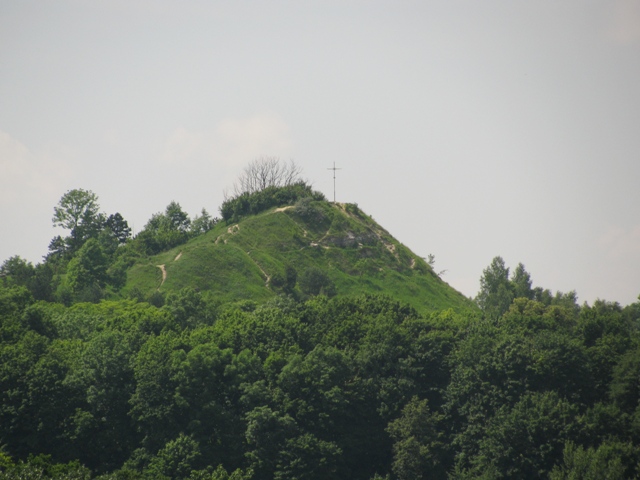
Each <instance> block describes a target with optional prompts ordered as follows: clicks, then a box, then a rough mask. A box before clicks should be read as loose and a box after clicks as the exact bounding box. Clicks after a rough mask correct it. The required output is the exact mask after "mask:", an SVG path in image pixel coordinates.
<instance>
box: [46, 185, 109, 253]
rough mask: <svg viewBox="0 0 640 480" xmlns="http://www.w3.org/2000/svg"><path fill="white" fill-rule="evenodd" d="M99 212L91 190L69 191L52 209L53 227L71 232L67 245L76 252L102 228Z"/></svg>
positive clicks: (96, 199) (98, 206) (102, 220)
mask: <svg viewBox="0 0 640 480" xmlns="http://www.w3.org/2000/svg"><path fill="white" fill-rule="evenodd" d="M99 210H100V205H98V196H97V195H96V194H95V193H93V192H92V191H91V190H83V189H81V188H78V189H74V190H69V191H68V192H67V193H65V194H64V195H63V196H62V198H61V199H60V201H59V202H58V206H56V207H54V208H53V211H54V214H53V219H52V221H53V225H54V226H56V227H62V228H66V229H67V230H71V236H70V239H69V243H70V246H71V249H72V250H76V249H78V248H80V246H81V245H82V243H83V242H84V241H85V240H86V239H87V238H89V237H91V236H94V235H95V234H97V232H99V231H100V229H101V228H102V225H103V224H104V215H102V214H100V213H99Z"/></svg>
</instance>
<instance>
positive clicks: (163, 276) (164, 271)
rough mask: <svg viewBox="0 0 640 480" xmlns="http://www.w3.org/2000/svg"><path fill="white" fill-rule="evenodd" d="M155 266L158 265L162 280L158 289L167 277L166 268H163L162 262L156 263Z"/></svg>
mask: <svg viewBox="0 0 640 480" xmlns="http://www.w3.org/2000/svg"><path fill="white" fill-rule="evenodd" d="M156 267H158V268H159V269H160V271H161V272H162V282H160V285H159V286H158V290H160V287H161V286H162V284H163V283H164V281H165V280H166V279H167V270H166V269H165V268H164V263H163V264H162V265H156Z"/></svg>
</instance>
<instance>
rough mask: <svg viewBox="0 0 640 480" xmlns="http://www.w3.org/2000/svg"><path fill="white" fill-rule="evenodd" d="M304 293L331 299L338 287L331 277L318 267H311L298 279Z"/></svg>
mask: <svg viewBox="0 0 640 480" xmlns="http://www.w3.org/2000/svg"><path fill="white" fill-rule="evenodd" d="M298 284H299V285H300V290H302V293H305V294H307V295H320V294H323V295H326V296H328V297H331V296H333V295H335V293H336V287H335V285H334V283H333V281H332V280H331V279H330V278H329V276H328V275H327V274H326V273H325V272H323V271H322V270H320V269H319V268H317V267H309V268H307V269H306V270H304V271H303V272H302V274H301V275H300V277H299V278H298Z"/></svg>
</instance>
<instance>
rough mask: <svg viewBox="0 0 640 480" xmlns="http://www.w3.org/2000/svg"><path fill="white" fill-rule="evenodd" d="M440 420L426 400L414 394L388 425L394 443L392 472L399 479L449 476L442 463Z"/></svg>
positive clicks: (442, 446) (442, 445) (408, 479)
mask: <svg viewBox="0 0 640 480" xmlns="http://www.w3.org/2000/svg"><path fill="white" fill-rule="evenodd" d="M438 421H439V417H438V416H437V415H434V414H432V413H431V411H430V410H429V407H428V404H427V400H419V399H418V398H417V397H413V398H412V399H411V400H410V401H409V403H408V404H407V405H406V406H405V407H404V409H403V410H402V416H400V417H399V418H397V419H396V420H394V421H392V422H391V423H390V424H389V427H388V428H387V431H388V432H389V434H390V435H391V438H393V440H394V442H395V443H394V445H393V453H394V455H393V456H394V461H393V472H394V473H395V474H396V476H397V478H398V479H399V480H404V479H406V480H414V479H415V480H417V479H420V478H435V477H437V478H444V477H446V470H445V468H444V467H443V465H442V455H443V451H444V449H445V445H444V443H443V441H442V436H443V434H442V432H439V431H438V425H437V423H438Z"/></svg>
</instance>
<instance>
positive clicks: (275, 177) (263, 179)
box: [233, 157, 303, 196]
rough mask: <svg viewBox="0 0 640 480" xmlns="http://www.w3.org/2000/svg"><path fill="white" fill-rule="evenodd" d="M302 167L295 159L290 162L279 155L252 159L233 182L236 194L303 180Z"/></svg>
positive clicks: (283, 185)
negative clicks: (281, 158)
mask: <svg viewBox="0 0 640 480" xmlns="http://www.w3.org/2000/svg"><path fill="white" fill-rule="evenodd" d="M301 174H302V168H301V167H300V166H299V165H297V164H296V163H295V162H294V161H293V160H290V161H289V162H288V163H286V162H282V161H280V159H279V158H278V157H260V158H256V159H255V160H252V161H251V163H249V164H248V165H247V166H246V167H244V169H243V170H242V173H241V174H240V176H239V177H238V179H237V180H236V182H235V183H234V184H233V193H234V195H236V196H239V195H242V194H243V193H255V192H259V191H261V190H264V189H265V188H267V187H286V186H288V185H293V184H294V183H298V182H302V181H303V180H302V177H301V176H300V175H301Z"/></svg>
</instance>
